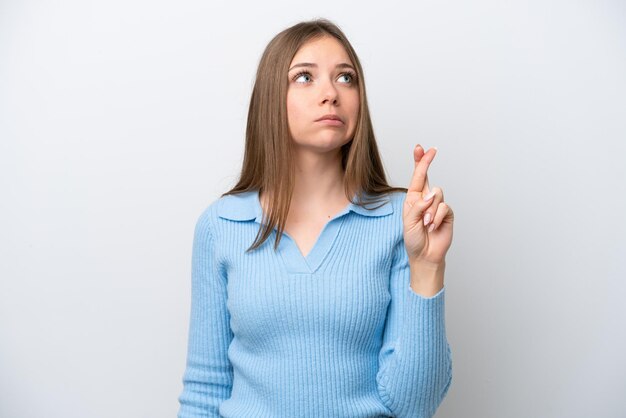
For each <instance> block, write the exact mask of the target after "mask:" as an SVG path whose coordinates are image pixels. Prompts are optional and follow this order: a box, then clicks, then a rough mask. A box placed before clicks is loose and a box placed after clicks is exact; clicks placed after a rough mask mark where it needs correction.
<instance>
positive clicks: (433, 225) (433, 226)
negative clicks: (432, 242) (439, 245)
mask: <svg viewBox="0 0 626 418" xmlns="http://www.w3.org/2000/svg"><path fill="white" fill-rule="evenodd" d="M433 229H435V224H430V226H429V227H428V232H433Z"/></svg>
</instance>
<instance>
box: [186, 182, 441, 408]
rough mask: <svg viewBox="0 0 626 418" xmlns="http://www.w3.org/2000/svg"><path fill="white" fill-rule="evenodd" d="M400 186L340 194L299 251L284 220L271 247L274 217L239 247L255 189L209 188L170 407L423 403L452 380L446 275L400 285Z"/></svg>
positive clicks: (403, 273) (250, 220) (258, 211)
mask: <svg viewBox="0 0 626 418" xmlns="http://www.w3.org/2000/svg"><path fill="white" fill-rule="evenodd" d="M405 197H406V193H405V192H392V193H389V194H386V195H383V196H382V198H383V200H382V202H384V203H383V204H382V205H381V203H377V204H370V205H368V206H367V208H365V207H362V206H359V205H357V204H353V203H350V204H348V205H347V206H346V207H345V208H344V209H343V210H341V211H340V212H339V213H337V214H336V215H334V216H333V217H332V218H330V219H329V220H328V222H327V223H326V224H325V226H324V228H323V229H322V231H321V232H320V234H319V236H318V238H317V241H316V242H315V245H314V246H313V248H312V249H311V251H310V252H309V254H307V256H306V257H304V256H303V255H302V253H301V251H300V249H299V248H298V246H297V245H296V243H295V241H294V240H293V239H292V238H291V237H290V236H289V234H287V233H286V232H283V236H282V237H281V241H280V244H279V246H278V248H277V249H276V250H274V240H275V237H276V234H277V228H274V230H273V231H272V234H271V235H270V237H269V238H268V239H267V240H266V241H265V242H264V243H263V245H261V246H260V247H259V248H257V249H255V250H253V251H250V252H246V249H247V248H248V247H250V245H251V244H252V242H253V241H254V239H255V237H256V234H257V231H258V229H259V227H260V226H261V225H262V224H261V222H262V221H263V209H262V207H261V204H260V201H259V193H258V190H252V191H247V192H243V193H240V194H237V195H226V196H222V197H220V198H218V199H216V200H215V201H213V202H212V203H211V204H210V205H209V206H208V207H207V208H206V209H205V210H204V211H203V212H202V213H201V214H200V216H199V218H198V219H197V222H196V226H195V231H194V238H193V249H192V256H191V308H190V311H191V314H190V321H189V334H188V348H187V361H186V367H185V370H184V374H183V377H182V384H183V388H182V392H181V393H180V395H179V397H178V401H179V404H180V407H179V411H178V418H199V417H216V418H217V417H224V418H255V417H258V418H280V417H286V418H304V417H310V418H321V417H333V418H334V417H355V418H356V417H363V418H365V417H371V418H373V417H415V418H425V417H432V416H433V415H434V414H435V411H436V410H437V408H438V407H439V405H440V404H441V402H442V401H443V399H444V397H445V396H446V394H447V392H448V389H449V387H450V384H451V382H452V356H451V351H450V346H449V344H448V341H447V338H446V329H445V320H444V316H445V315H444V314H445V305H444V296H445V287H444V288H442V289H441V290H440V291H439V292H438V293H437V294H436V295H434V296H431V297H425V296H422V295H420V294H418V293H416V292H415V291H414V290H413V289H412V288H411V287H410V285H409V283H410V271H409V264H408V255H407V252H406V249H405V247H404V239H403V224H402V205H403V202H404V198H405ZM376 206H379V207H378V208H375V207H376ZM368 208H375V209H368Z"/></svg>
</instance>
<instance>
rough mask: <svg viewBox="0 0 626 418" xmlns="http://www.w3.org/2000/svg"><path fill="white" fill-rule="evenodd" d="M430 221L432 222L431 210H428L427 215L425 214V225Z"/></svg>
mask: <svg viewBox="0 0 626 418" xmlns="http://www.w3.org/2000/svg"><path fill="white" fill-rule="evenodd" d="M428 222H430V212H426V215H425V216H424V226H426V225H428ZM431 226H432V225H431Z"/></svg>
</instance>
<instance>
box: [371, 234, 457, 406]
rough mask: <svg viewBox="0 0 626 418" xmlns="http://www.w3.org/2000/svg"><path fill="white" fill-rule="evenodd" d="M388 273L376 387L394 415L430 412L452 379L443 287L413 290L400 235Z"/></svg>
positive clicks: (407, 261)
mask: <svg viewBox="0 0 626 418" xmlns="http://www.w3.org/2000/svg"><path fill="white" fill-rule="evenodd" d="M390 275H391V276H390V293H391V302H390V304H389V308H388V312H387V321H386V323H385V329H384V334H383V345H382V348H381V351H380V355H379V370H378V374H377V376H376V381H377V383H378V391H379V394H380V396H381V399H382V400H383V402H384V403H385V404H386V405H387V407H388V408H389V409H390V410H391V411H392V412H393V413H394V414H395V415H396V416H397V417H417V418H427V417H432V416H433V415H434V414H435V411H436V410H437V408H438V407H439V405H440V404H441V402H442V401H443V398H444V397H445V396H446V393H447V391H448V388H449V387H450V384H451V382H452V356H451V351H450V346H449V344H448V341H447V338H446V329H445V318H444V314H445V304H444V301H445V299H444V296H445V287H442V288H441V289H440V290H439V291H438V292H437V293H435V294H434V295H433V296H431V297H427V296H423V295H421V294H418V293H416V292H415V290H413V288H412V287H411V268H410V265H409V260H408V256H407V253H406V250H405V247H404V243H403V240H399V242H398V243H397V245H396V246H395V248H394V256H393V262H392V266H391V272H390ZM414 281H415V279H414ZM435 286H436V285H435ZM432 289H434V290H436V289H435V288H434V287H433V288H432Z"/></svg>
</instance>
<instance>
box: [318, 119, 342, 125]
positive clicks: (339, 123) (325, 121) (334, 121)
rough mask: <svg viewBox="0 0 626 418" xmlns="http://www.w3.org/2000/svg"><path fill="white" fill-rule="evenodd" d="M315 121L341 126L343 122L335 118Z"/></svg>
mask: <svg viewBox="0 0 626 418" xmlns="http://www.w3.org/2000/svg"><path fill="white" fill-rule="evenodd" d="M317 122H318V123H322V124H324V125H328V126H343V122H342V121H340V120H337V119H320V120H318V121H317Z"/></svg>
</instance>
